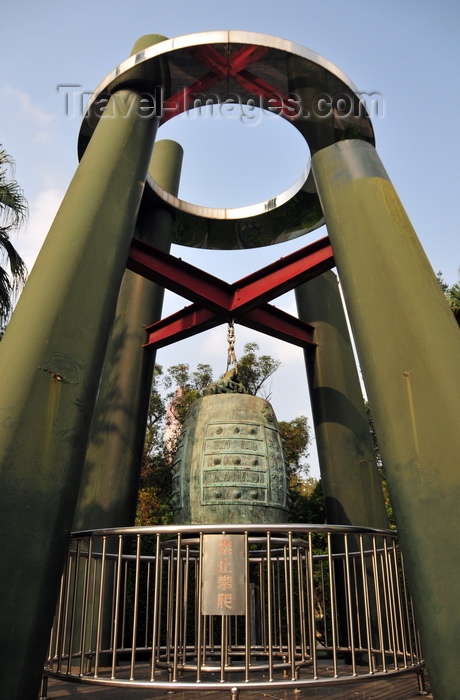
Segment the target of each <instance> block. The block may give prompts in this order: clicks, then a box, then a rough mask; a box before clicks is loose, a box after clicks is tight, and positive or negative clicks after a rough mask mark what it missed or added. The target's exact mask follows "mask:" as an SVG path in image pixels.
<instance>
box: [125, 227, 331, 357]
mask: <svg viewBox="0 0 460 700" xmlns="http://www.w3.org/2000/svg"><path fill="white" fill-rule="evenodd" d="M334 266H335V262H334V256H333V251H332V246H331V244H330V242H329V238H328V237H327V236H326V237H325V238H322V239H320V240H319V241H315V242H314V243H311V244H310V245H309V246H306V247H305V248H302V249H300V250H298V251H296V252H294V253H291V254H290V255H287V256H286V257H284V258H280V259H279V260H277V261H276V262H274V263H271V264H270V265H267V266H266V267H264V268H262V269H261V270H258V271H256V272H253V273H252V274H251V275H248V276H247V277H244V278H243V279H241V280H238V281H237V282H234V283H233V284H228V283H227V282H224V281H223V280H221V279H219V278H218V277H214V276H213V275H210V274H209V273H207V272H205V271H204V270H200V269H199V268H197V267H194V266H193V265H190V264H189V263H186V262H184V261H183V260H180V258H176V257H174V256H172V255H169V254H168V253H164V252H162V251H160V250H158V249H156V248H154V247H153V246H151V245H148V244H147V243H145V242H144V241H141V240H139V239H137V238H134V239H133V241H132V244H131V249H130V252H129V256H128V262H127V268H128V269H129V270H132V271H133V272H136V273H138V274H140V275H142V276H143V277H146V278H147V279H149V280H151V281H152V282H156V283H157V284H160V285H161V286H162V287H165V288H166V289H169V290H170V291H172V292H174V293H176V294H179V295H180V296H182V297H185V298H186V299H189V301H192V302H193V304H191V305H190V306H186V307H184V308H183V309H181V310H180V311H178V312H176V313H174V314H171V316H168V317H166V318H164V319H161V320H160V321H157V322H156V323H153V324H152V325H150V326H148V327H147V328H146V331H147V341H146V343H145V345H144V347H146V348H151V349H153V348H161V347H164V346H166V345H170V344H171V343H175V342H177V341H179V340H183V339H184V338H188V337H190V336H192V335H196V334H197V333H201V332H202V331H205V330H209V329H210V328H214V327H215V326H218V325H220V324H221V323H226V322H228V321H230V320H232V319H234V320H237V321H238V323H240V324H241V325H242V326H246V327H247V328H251V329H253V330H257V331H260V332H262V333H265V334H267V335H271V336H273V337H274V338H279V339H280V340H285V341H287V342H289V343H292V344H294V345H298V346H300V347H302V348H305V347H307V346H308V345H312V344H314V342H313V330H314V329H313V327H312V326H310V325H309V324H307V323H304V322H303V321H300V320H299V319H298V318H296V317H295V316H292V315H290V314H287V313H286V312H284V311H281V310H280V309H277V308H276V307H274V306H272V305H271V304H268V303H267V302H268V301H270V300H271V299H274V298H276V297H278V296H280V295H281V294H284V293H285V292H288V291H290V290H292V289H294V288H295V287H297V286H298V285H300V284H304V283H305V282H308V280H310V279H313V278H314V277H317V276H318V275H321V274H322V273H323V272H326V271H327V270H330V269H331V268H333V267H334Z"/></svg>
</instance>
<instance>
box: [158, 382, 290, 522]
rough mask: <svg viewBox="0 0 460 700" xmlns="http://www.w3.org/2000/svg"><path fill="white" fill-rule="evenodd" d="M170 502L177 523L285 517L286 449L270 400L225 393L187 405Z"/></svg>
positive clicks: (241, 520)
mask: <svg viewBox="0 0 460 700" xmlns="http://www.w3.org/2000/svg"><path fill="white" fill-rule="evenodd" d="M172 505H173V510H174V518H175V522H176V523H178V524H181V525H186V524H205V523H209V524H212V523H283V522H286V520H287V510H288V480H287V474H286V463H285V456H284V449H283V443H282V439H281V436H280V434H279V431H278V424H277V420H276V417H275V413H274V411H273V408H272V407H271V405H270V404H269V403H268V401H265V399H262V398H260V397H258V396H251V395H249V394H235V393H224V394H213V395H210V396H204V397H203V398H201V399H198V400H197V401H195V402H194V403H193V404H192V405H191V407H190V409H189V411H188V413H187V416H186V419H185V421H184V427H183V430H182V433H181V435H180V438H179V443H178V450H177V453H176V458H175V461H174V470H173V498H172Z"/></svg>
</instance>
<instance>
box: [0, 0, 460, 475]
mask: <svg viewBox="0 0 460 700" xmlns="http://www.w3.org/2000/svg"><path fill="white" fill-rule="evenodd" d="M1 14H2V69H1V72H0V143H2V144H3V146H4V148H5V149H6V150H7V151H8V152H9V153H10V154H11V155H12V156H13V157H14V158H15V160H16V177H17V179H18V181H19V182H20V184H21V186H22V188H23V189H24V192H25V195H26V197H27V199H28V201H29V205H30V215H29V221H28V225H27V227H25V228H24V229H23V230H22V231H21V233H20V234H19V235H18V237H17V238H16V239H15V243H16V245H17V247H18V249H19V250H20V252H21V253H22V254H23V256H24V257H25V259H26V261H27V263H28V265H29V267H31V266H32V264H33V261H34V259H35V257H36V255H37V253H38V250H39V248H40V246H41V243H42V241H43V239H44V237H45V235H46V232H47V230H48V228H49V226H50V223H51V221H52V219H53V216H54V214H55V212H56V209H57V207H58V205H59V203H60V201H61V199H62V197H63V195H64V193H65V190H66V188H67V186H68V183H69V181H70V179H71V177H72V175H73V173H74V171H75V168H76V166H77V156H76V142H77V135H78V131H79V126H80V120H81V115H80V114H79V110H75V114H74V116H69V115H66V112H65V98H64V95H63V94H62V90H61V91H59V90H58V86H59V85H79V86H81V90H82V91H85V92H88V93H89V92H91V91H92V90H94V88H95V87H96V86H97V85H98V83H99V82H100V81H101V80H102V79H103V78H104V77H105V75H106V74H107V73H109V72H110V71H111V70H112V69H113V68H114V67H115V66H116V65H117V64H118V63H120V62H121V61H122V60H123V59H124V58H126V57H127V56H128V55H129V53H130V51H131V48H132V46H133V44H134V42H135V41H136V39H137V38H138V37H140V36H142V35H143V34H147V33H159V34H164V35H165V36H167V37H175V36H179V35H182V34H189V33H192V32H199V31H206V30H212V29H242V30H247V31H256V32H261V33H265V34H272V35H275V36H279V37H282V38H284V39H288V40H290V41H294V42H297V43H299V44H301V45H303V46H305V47H308V48H310V49H312V50H314V51H316V52H317V53H319V54H321V55H323V56H325V57H326V58H327V59H329V60H330V61H332V62H333V63H335V64H336V65H337V66H338V67H339V68H340V69H341V70H342V71H344V72H345V73H346V74H347V75H348V76H349V78H350V79H351V80H352V81H353V83H354V84H355V85H356V86H357V88H358V90H359V91H361V92H365V93H372V92H378V93H379V94H380V95H381V98H382V104H383V107H384V108H383V113H382V114H380V115H378V116H377V117H375V118H374V119H373V124H374V129H375V134H376V142H377V150H378V152H379V155H380V157H381V159H382V161H383V163H384V165H385V167H386V169H387V171H388V173H389V175H390V178H391V179H392V181H393V184H394V186H395V187H396V190H397V192H398V194H399V196H400V198H401V200H402V203H403V205H404V206H405V208H406V210H407V213H408V215H409V218H410V219H411V221H412V223H413V225H414V228H415V230H416V231H417V234H418V236H419V238H420V240H421V243H422V245H423V247H424V249H425V251H426V254H427V256H428V258H429V260H430V262H431V265H432V266H433V268H434V270H435V271H438V270H442V272H443V275H444V279H445V280H446V281H447V282H448V283H454V282H456V281H457V280H458V269H459V267H460V245H459V240H460V239H459V217H458V201H459V198H460V194H459V192H460V190H459V175H458V164H459V163H460V145H459V139H458V134H457V132H458V129H457V128H456V121H457V117H458V115H459V114H460V85H459V82H460V81H459V65H460V41H459V39H458V37H459V30H460V5H459V4H458V3H457V2H456V0H452V1H449V0H436V1H432V0H398V1H396V0H387V2H385V3H377V2H371V1H370V0H347V2H344V1H343V0H341V1H340V2H338V1H336V0H321V2H318V0H316V1H315V2H313V1H311V0H284V2H278V1H277V2H275V1H273V0H267V1H263V0H251V1H250V2H248V0H245V1H242V0H232V2H227V3H221V2H214V3H210V2H209V0H207V1H203V0H169V1H168V2H163V3H160V2H154V1H153V0H150V1H148V0H130V1H129V2H127V0H124V1H122V2H117V3H115V2H113V1H112V2H109V1H108V0H93V1H92V2H90V1H89V0H79V2H72V3H70V2H64V1H62V0H60V1H59V2H57V1H56V0H42V2H40V3H37V2H36V1H33V2H32V1H31V0H22V1H21V0H18V2H16V3H8V4H5V6H4V7H3V8H2V13H1ZM191 121H192V120H190V119H189V120H188V123H187V125H186V134H185V136H184V131H183V129H182V131H181V129H180V127H177V126H175V127H174V128H173V125H172V123H170V126H169V131H168V133H166V127H165V131H164V132H163V131H162V130H160V134H159V137H161V136H167V137H168V138H173V137H176V138H179V137H182V138H184V139H185V138H188V141H186V142H184V143H185V145H186V148H187V150H186V158H187V156H188V158H187V160H186V162H185V165H184V181H183V183H182V187H183V189H182V190H181V194H182V196H184V197H185V198H188V199H191V200H192V201H197V199H196V198H197V197H198V196H201V194H203V196H205V197H206V199H205V200H204V201H203V202H200V203H205V204H206V203H208V204H211V205H212V204H220V203H221V202H222V197H223V196H225V198H226V197H227V196H228V197H229V200H227V199H225V202H224V203H225V204H226V205H227V206H237V205H239V204H240V205H241V204H246V203H248V202H247V199H245V198H247V197H248V196H249V199H251V197H252V193H254V197H255V201H257V200H258V199H259V198H260V196H264V193H265V192H270V191H271V190H272V189H273V188H274V189H275V193H276V191H278V189H279V187H281V185H282V184H283V183H285V184H286V186H287V185H288V184H290V182H291V181H292V182H293V181H294V180H295V179H296V177H297V175H298V174H299V172H300V170H301V169H302V167H304V164H305V160H306V159H308V153H307V152H306V151H305V149H304V148H303V147H302V144H301V143H300V144H299V142H298V141H296V139H295V138H293V133H292V132H293V127H291V126H290V125H287V124H286V123H283V124H281V125H280V124H279V120H276V123H271V121H270V120H260V122H259V123H258V124H256V125H254V124H246V125H243V126H242V122H241V120H240V122H239V125H238V127H236V126H235V120H233V122H232V121H231V120H229V119H228V118H225V117H223V118H221V119H220V120H219V121H220V123H219V124H216V123H215V121H214V122H213V123H212V124H210V123H209V121H208V122H206V121H205V120H204V119H201V120H194V123H193V124H192V123H191ZM269 121H270V123H268V122H269ZM192 128H196V131H193V130H192ZM174 129H178V131H177V134H176V133H175V131H174ZM212 132H215V134H214V136H213V134H212ZM181 134H182V136H181ZM203 139H204V140H203ZM238 147H239V148H238ZM194 148H195V149H196V153H197V154H199V157H198V156H196V155H195V152H194V150H193V149H194ZM283 149H284V150H283ZM286 153H287V155H286ZM245 157H246V160H245ZM249 166H250V167H249ZM189 173H193V178H192V177H191V176H190V175H189ZM275 175H276V177H277V178H279V179H275ZM194 181H195V184H196V183H199V188H198V193H197V190H196V188H195V189H194V188H193V183H194ZM280 183H281V184H280ZM259 187H260V188H262V189H261V190H260V192H261V193H262V194H260V193H259V190H258V189H257V188H259ZM205 193H206V194H205ZM208 197H209V200H208V199H207V198H208ZM243 200H244V201H243ZM325 234H326V231H325V229H324V228H322V229H320V230H319V231H318V232H316V233H315V234H310V236H308V237H303V238H300V239H297V240H296V241H293V242H290V243H286V244H282V245H277V246H270V247H268V248H263V249H258V250H255V251H235V252H216V251H209V252H204V251H201V250H200V251H198V250H193V249H187V248H182V247H181V248H179V247H175V249H174V250H173V253H174V254H176V255H179V256H180V257H182V258H183V259H185V260H187V261H189V262H191V263H192V264H195V265H197V266H200V267H202V268H204V269H206V270H209V271H210V272H212V273H213V274H216V275H218V276H220V277H222V278H223V279H226V280H227V281H229V282H232V281H234V280H236V279H238V278H240V277H243V276H244V275H246V274H249V273H250V272H251V271H253V270H255V269H258V268H259V267H261V266H263V265H266V264H268V263H269V262H271V261H273V260H275V259H277V258H279V257H281V256H284V255H286V254H287V253H289V252H291V251H293V250H296V249H297V248H298V247H300V246H302V245H306V244H307V243H309V242H310V241H311V240H313V238H314V237H318V236H323V235H325ZM184 303H187V302H184V301H183V300H182V299H179V298H177V297H173V296H172V295H168V298H167V302H166V307H165V311H166V313H170V312H172V311H173V310H174V309H176V308H178V307H181V306H183V305H184ZM275 304H276V305H277V306H280V307H282V308H284V309H286V310H288V311H290V312H292V313H295V305H294V299H293V295H292V294H290V295H286V296H285V297H282V298H280V299H279V300H277V301H276V302H275ZM236 340H237V344H236V350H237V355H238V353H239V354H241V353H242V351H243V345H244V343H245V342H248V341H250V340H255V341H256V342H258V343H259V345H260V347H261V351H262V352H264V353H269V354H272V355H273V356H275V357H277V358H279V359H281V361H282V362H283V366H282V369H281V370H279V372H278V373H277V375H276V377H275V379H274V382H273V386H272V389H273V394H272V403H273V405H274V408H275V411H276V413H277V415H278V418H279V419H282V420H284V419H285V420H289V419H291V418H294V417H295V416H297V415H300V414H305V415H307V416H310V407H309V399H308V392H307V388H306V383H305V385H303V379H304V376H305V371H304V366H303V356H302V352H301V351H300V350H299V349H298V348H294V347H291V346H289V345H287V344H286V343H282V342H281V341H276V340H274V339H271V338H268V337H265V336H261V335H259V334H256V333H254V332H250V331H247V330H245V329H242V328H241V329H240V328H239V327H238V326H237V328H236ZM157 360H158V361H159V362H160V363H162V364H163V365H165V366H170V365H171V364H174V363H178V362H189V363H190V365H191V367H194V366H195V365H196V363H197V362H209V363H210V364H212V365H213V367H214V368H215V373H216V374H218V373H220V372H222V371H224V370H225V363H226V329H225V328H224V327H223V326H222V327H219V328H217V329H214V330H213V331H210V332H208V333H207V334H203V335H202V336H198V337H195V338H193V339H190V340H187V341H184V342H182V343H180V344H178V345H176V346H173V347H170V348H167V349H166V350H163V351H160V352H159V353H158V356H157ZM304 386H305V389H304ZM294 387H295V390H294ZM311 465H312V473H313V474H317V466H316V457H315V451H314V446H313V449H312V457H311Z"/></svg>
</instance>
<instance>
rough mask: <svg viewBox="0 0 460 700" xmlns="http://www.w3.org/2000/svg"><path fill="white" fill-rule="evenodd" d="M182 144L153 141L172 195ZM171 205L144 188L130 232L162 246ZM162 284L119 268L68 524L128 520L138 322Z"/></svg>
mask: <svg viewBox="0 0 460 700" xmlns="http://www.w3.org/2000/svg"><path fill="white" fill-rule="evenodd" d="M182 155H183V152H182V147H181V146H180V145H179V144H178V143H176V142H175V141H169V140H164V141H158V142H157V143H156V144H155V148H154V151H153V156H152V162H151V165H150V174H151V176H152V177H153V178H154V180H155V181H156V182H157V183H158V184H159V185H160V186H161V187H162V188H163V189H164V190H166V191H167V192H170V193H171V194H173V195H177V192H178V189H179V176H180V168H181V165H182ZM174 218H175V217H174V212H173V211H172V210H171V208H170V207H169V206H168V205H166V204H165V203H164V202H162V201H161V200H160V199H159V198H158V197H156V195H154V194H153V193H152V192H147V191H146V192H145V193H144V199H143V201H142V205H141V210H140V213H139V217H138V221H137V225H136V231H135V235H136V237H137V238H140V239H141V240H144V241H146V242H147V243H149V244H151V245H154V246H155V248H158V249H160V250H162V251H164V252H168V251H169V248H170V245H171V239H172V233H173V227H174ZM163 296H164V288H163V287H160V286H159V285H157V284H154V283H153V282H151V281H150V280H147V279H145V277H141V276H140V275H137V274H135V273H134V272H131V271H130V270H126V272H125V275H124V278H123V283H122V285H121V289H120V294H119V297H118V304H117V312H116V317H115V323H114V327H113V331H112V336H111V340H110V343H109V347H108V351H107V356H106V359H105V363H104V371H103V374H102V379H101V386H100V388H99V394H98V399H97V404H96V408H95V411H94V417H93V422H92V426H91V434H90V440H89V445H88V451H87V454H86V463H85V470H84V472H83V477H82V483H81V487H80V495H79V500H78V504H77V509H76V512H75V519H74V524H73V529H74V530H86V529H95V528H104V527H115V526H117V527H125V526H130V525H133V524H134V516H135V509H136V498H137V490H138V482H139V472H140V468H141V463H142V453H143V446H144V439H145V428H146V423H147V414H148V407H149V400H150V391H151V386H152V376H153V370H154V365H155V355H156V353H155V351H148V350H146V349H144V348H143V347H142V346H143V344H144V342H145V327H146V326H147V325H148V324H149V323H153V322H155V321H158V320H159V319H160V318H161V310H162V306H163Z"/></svg>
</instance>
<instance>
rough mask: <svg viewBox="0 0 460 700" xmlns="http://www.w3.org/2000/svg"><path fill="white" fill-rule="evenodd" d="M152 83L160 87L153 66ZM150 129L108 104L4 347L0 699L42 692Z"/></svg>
mask: <svg viewBox="0 0 460 700" xmlns="http://www.w3.org/2000/svg"><path fill="white" fill-rule="evenodd" d="M152 72H154V71H152ZM150 78H151V79H152V80H153V81H154V82H155V81H156V82H157V83H158V84H161V79H162V78H161V70H160V68H158V71H157V74H156V75H153V76H152V75H151V76H150ZM127 107H130V108H129V109H127ZM156 128H157V118H156V117H149V118H147V117H146V116H144V114H143V112H142V109H141V101H140V98H139V96H138V95H137V94H136V93H134V92H132V91H129V90H127V89H123V88H122V87H121V88H120V91H119V92H117V93H116V94H115V95H114V96H112V97H111V98H110V101H109V103H108V105H107V109H106V110H105V111H104V113H103V116H102V117H101V118H100V120H99V124H98V126H97V127H96V130H95V132H94V135H93V137H92V139H91V141H90V143H89V145H88V147H87V150H86V152H85V154H84V156H83V159H82V161H81V163H80V165H79V167H78V169H77V171H76V174H75V176H74V178H73V180H72V182H71V184H70V186H69V189H68V191H67V194H66V196H65V198H64V200H63V203H62V205H61V207H60V209H59V212H58V214H57V215H56V218H55V221H54V223H53V225H52V227H51V229H50V232H49V234H48V237H47V239H46V242H45V244H44V246H43V248H42V251H41V253H40V256H39V258H38V260H37V262H36V264H35V266H34V269H33V271H32V274H31V276H30V279H29V281H28V283H27V285H26V288H25V289H24V292H23V294H22V295H21V298H20V300H19V303H18V306H17V308H16V311H15V313H14V315H13V318H12V320H11V323H10V325H9V327H8V329H7V331H6V333H5V336H4V338H3V340H2V342H1V344H0V385H1V387H2V390H1V394H0V415H1V420H0V523H1V526H0V527H1V531H2V533H3V537H2V549H1V562H2V566H1V567H0V605H1V615H0V618H1V621H2V624H1V625H0V640H1V642H0V643H1V648H2V653H1V655H0V663H1V669H0V697H2V698H5V699H6V698H8V700H35V699H36V697H37V695H38V690H39V686H40V676H41V671H42V668H43V662H44V659H45V656H46V647H47V643H48V635H49V630H50V627H51V624H52V619H53V613H54V606H55V603H56V599H57V593H58V589H59V580H60V575H61V572H62V565H63V561H64V554H65V550H66V546H67V541H68V533H69V530H70V528H71V525H72V519H73V515H74V510H75V504H76V499H77V495H78V488H79V484H80V477H81V473H82V469H83V464H84V459H85V452H86V445H87V441H88V435H89V430H90V425H91V418H92V414H93V409H94V404H95V401H96V395H97V390H98V386H99V381H100V375H101V371H102V366H103V361H104V356H105V352H106V348H107V343H108V339H109V335H110V330H111V328H112V325H113V319H114V314H115V308H116V301H117V296H118V292H119V288H120V284H121V280H122V277H123V273H124V270H125V266H126V258H127V254H128V250H129V246H130V241H131V237H132V234H133V229H134V223H135V221H136V217H137V213H138V210H139V205H140V201H141V197H142V192H143V189H144V182H145V178H146V174H147V170H148V166H149V162H150V157H151V152H152V146H153V142H154V138H155V133H156Z"/></svg>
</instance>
